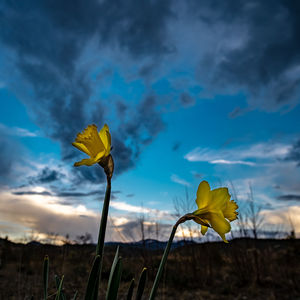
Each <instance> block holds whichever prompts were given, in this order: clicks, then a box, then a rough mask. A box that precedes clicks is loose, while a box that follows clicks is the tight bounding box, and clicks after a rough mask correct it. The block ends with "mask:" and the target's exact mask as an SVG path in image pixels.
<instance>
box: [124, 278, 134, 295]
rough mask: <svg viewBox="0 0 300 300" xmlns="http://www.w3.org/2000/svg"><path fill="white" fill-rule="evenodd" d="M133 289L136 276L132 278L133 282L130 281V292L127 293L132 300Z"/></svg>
mask: <svg viewBox="0 0 300 300" xmlns="http://www.w3.org/2000/svg"><path fill="white" fill-rule="evenodd" d="M133 289H134V278H132V280H131V282H130V286H129V289H128V293H127V298H126V299H127V300H131V298H132V295H133Z"/></svg>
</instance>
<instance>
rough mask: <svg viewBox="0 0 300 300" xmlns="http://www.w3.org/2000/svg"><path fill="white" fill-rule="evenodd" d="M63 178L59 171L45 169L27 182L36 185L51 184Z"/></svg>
mask: <svg viewBox="0 0 300 300" xmlns="http://www.w3.org/2000/svg"><path fill="white" fill-rule="evenodd" d="M63 176H65V175H64V174H62V173H60V172H59V171H57V170H54V169H50V168H49V167H45V168H44V169H42V171H41V172H40V173H39V174H38V175H37V176H36V177H30V178H29V181H30V182H31V183H36V184H39V183H42V184H43V183H51V182H54V181H57V180H59V179H60V178H61V177H63Z"/></svg>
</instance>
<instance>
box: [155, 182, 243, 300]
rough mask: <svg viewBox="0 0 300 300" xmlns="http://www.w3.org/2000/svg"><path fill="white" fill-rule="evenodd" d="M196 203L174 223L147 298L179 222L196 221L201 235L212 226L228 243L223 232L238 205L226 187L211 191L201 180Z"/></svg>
mask: <svg viewBox="0 0 300 300" xmlns="http://www.w3.org/2000/svg"><path fill="white" fill-rule="evenodd" d="M196 203H197V205H198V209H197V210H195V211H194V212H193V213H188V214H186V215H184V216H182V217H181V218H179V219H178V221H177V222H176V224H175V225H174V226H173V230H172V232H171V235H170V238H169V241H168V244H167V247H166V248H165V251H164V254H163V257H162V259H161V262H160V265H159V268H158V271H157V274H156V277H155V280H154V284H153V287H152V289H151V293H150V297H149V300H153V299H155V296H156V292H157V289H158V284H159V281H160V278H161V276H162V273H163V269H164V266H165V264H166V261H167V257H168V254H169V252H170V249H171V244H172V242H173V239H174V236H175V233H176V230H177V227H178V226H179V225H180V224H182V223H184V222H186V221H188V220H194V221H195V222H196V223H198V224H200V225H201V233H202V234H203V235H204V234H205V233H206V231H207V229H208V227H212V228H213V229H214V230H215V231H216V232H217V233H218V234H219V235H220V236H221V238H222V239H223V241H224V242H226V243H228V241H227V240H226V238H225V233H228V232H229V231H230V229H231V226H230V223H229V222H231V221H234V220H235V219H237V215H238V213H237V211H236V210H237V209H238V206H237V204H236V203H235V202H234V200H230V195H229V193H228V189H227V188H224V187H222V188H218V189H214V190H212V191H211V190H210V186H209V184H208V182H207V181H202V182H201V183H200V184H199V187H198V190H197V198H196Z"/></svg>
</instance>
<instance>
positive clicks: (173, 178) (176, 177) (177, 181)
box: [171, 174, 191, 186]
mask: <svg viewBox="0 0 300 300" xmlns="http://www.w3.org/2000/svg"><path fill="white" fill-rule="evenodd" d="M171 180H172V181H173V182H175V183H179V184H181V185H184V186H190V185H191V184H190V183H189V182H187V181H186V180H184V179H182V178H180V177H179V176H178V175H176V174H172V175H171Z"/></svg>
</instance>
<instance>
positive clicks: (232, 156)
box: [184, 143, 291, 166]
mask: <svg viewBox="0 0 300 300" xmlns="http://www.w3.org/2000/svg"><path fill="white" fill-rule="evenodd" d="M290 148H291V146H289V145H285V144H280V143H274V144H273V143H259V144H254V145H251V146H249V147H246V146H244V147H236V148H231V149H221V150H215V149H209V148H201V147H197V148H195V149H193V150H192V151H190V152H189V153H187V154H186V155H185V156H184V158H185V159H186V160H188V161H191V162H194V161H195V162H196V161H199V162H200V161H202V162H208V163H211V164H227V165H238V164H239V165H248V166H255V165H257V164H259V163H264V162H269V161H271V160H278V159H284V157H285V156H286V155H287V154H288V153H289V151H290Z"/></svg>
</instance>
